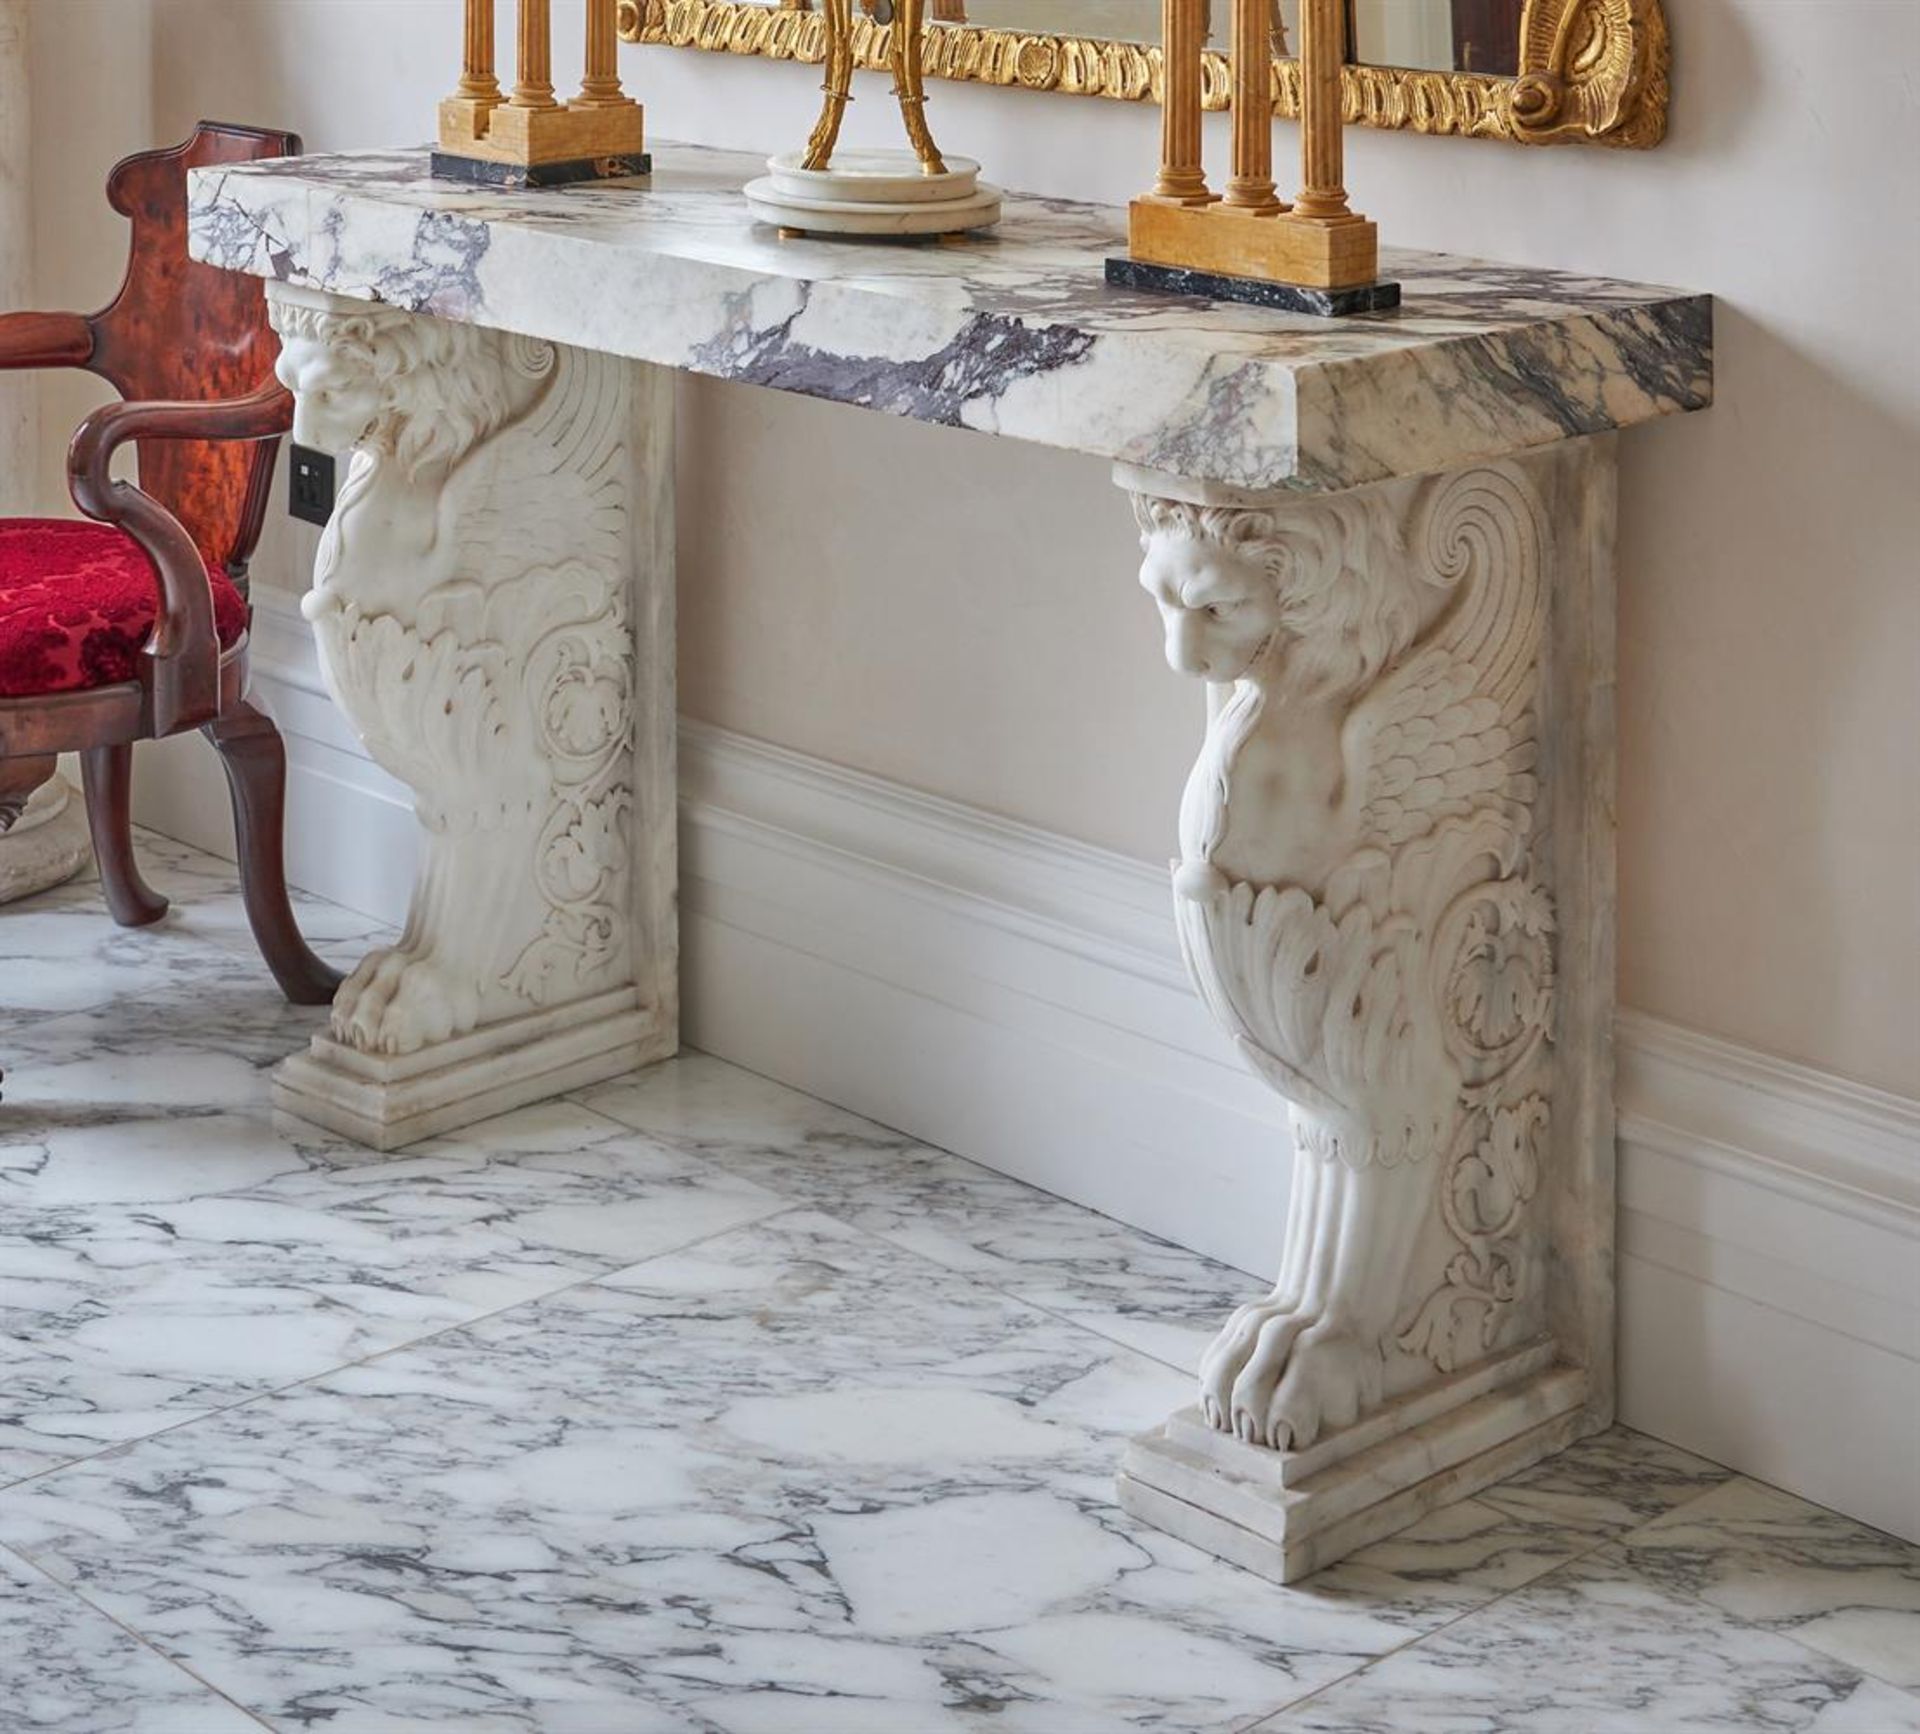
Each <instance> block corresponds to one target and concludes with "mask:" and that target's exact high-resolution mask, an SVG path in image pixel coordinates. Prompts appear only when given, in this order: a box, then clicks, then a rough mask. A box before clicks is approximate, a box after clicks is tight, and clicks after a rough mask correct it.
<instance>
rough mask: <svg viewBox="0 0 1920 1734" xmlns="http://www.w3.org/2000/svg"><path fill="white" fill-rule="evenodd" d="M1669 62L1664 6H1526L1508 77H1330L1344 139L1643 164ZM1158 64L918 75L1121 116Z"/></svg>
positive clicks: (943, 48) (706, 34) (946, 62)
mask: <svg viewBox="0 0 1920 1734" xmlns="http://www.w3.org/2000/svg"><path fill="white" fill-rule="evenodd" d="M620 30H621V34H622V35H623V36H625V37H626V39H627V40H628V41H630V42H652V43H665V44H670V45H672V46H675V47H680V48H701V49H707V50H710V51H713V52H717V53H726V54H755V55H764V56H766V57H768V58H770V59H774V60H796V61H803V62H806V63H809V64H814V65H817V64H819V63H820V62H821V61H823V60H824V59H825V58H826V33H825V28H824V24H823V21H822V19H821V17H820V16H819V14H818V13H817V12H812V11H807V10H804V9H799V8H793V7H786V6H779V7H776V6H770V5H767V4H765V3H764V0H621V5H620ZM1669 55H1670V50H1669V45H1668V37H1667V24H1666V16H1665V13H1664V11H1663V10H1662V0H1528V5H1527V7H1526V10H1525V12H1524V14H1523V16H1522V20H1521V25H1520V58H1519V67H1520V72H1519V76H1518V77H1514V78H1505V77H1499V76H1494V75H1490V74H1487V73H1478V72H1438V71H1428V70H1422V69H1419V68H1413V67H1400V66H1359V65H1355V66H1348V67H1347V68H1345V70H1344V72H1343V73H1342V77H1341V83H1342V93H1343V98H1344V107H1345V114H1346V119H1347V122H1348V124H1349V125H1353V126H1368V127H1383V128H1389V129H1394V130H1403V131H1409V132H1419V133H1429V134H1438V135H1452V136H1456V137H1462V138H1493V139H1507V140H1509V141H1512V142H1514V143H1518V144H1561V143H1568V142H1583V143H1590V144H1603V145H1612V146H1617V147H1620V148H1623V149H1630V150H1633V149H1642V150H1643V149H1646V148H1648V147H1649V146H1652V145H1656V144H1658V143H1659V142H1660V140H1661V139H1662V138H1664V137H1665V136H1666V128H1667V99H1668V61H1669ZM854 59H855V63H856V64H857V65H859V66H862V67H867V68H872V69H875V70H883V69H884V68H885V67H886V65H887V30H886V27H885V26H882V25H879V24H876V23H875V22H874V21H873V20H871V19H869V18H865V17H862V18H860V19H858V20H856V22H855V25H854ZM1160 61H1161V55H1160V49H1159V48H1158V47H1157V46H1155V45H1153V44H1151V43H1146V42H1120V41H1114V40H1111V39H1102V38H1095V37H1080V36H1053V35H1046V34H1040V33H1033V32H1025V31H1015V30H1002V29H991V28H986V27H982V26H974V25H961V24H947V25H942V26H940V27H939V28H937V29H934V30H931V31H929V32H928V37H927V51H926V71H927V73H928V75H929V76H931V77H934V78H950V79H962V80H968V81H972V82H976V83H981V84H996V85H1012V86H1015V87H1017V88H1022V89H1027V90H1055V91H1061V92H1063V93H1067V94H1071V95H1078V96H1105V97H1115V98H1118V99H1119V100H1121V101H1124V102H1157V101H1158V100H1159V99H1160V89H1161V85H1160ZM1231 95H1232V79H1231V76H1230V71H1229V67H1228V62H1227V57H1226V56H1225V55H1224V54H1219V53H1213V52H1209V53H1208V54H1207V56H1206V58H1205V62H1204V67H1203V84H1202V98H1201V100H1202V104H1203V106H1204V107H1206V108H1209V109H1224V108H1226V107H1227V106H1228V104H1229V102H1230V100H1231ZM1274 113H1275V114H1277V115H1279V116H1280V117H1282V118H1283V119H1287V120H1297V119H1298V118H1299V115H1300V72H1299V66H1298V64H1297V63H1296V62H1295V61H1292V60H1278V61H1276V62H1275V63H1274Z"/></svg>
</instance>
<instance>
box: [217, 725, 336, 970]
mask: <svg viewBox="0 0 1920 1734" xmlns="http://www.w3.org/2000/svg"><path fill="white" fill-rule="evenodd" d="M201 732H202V733H203V734H205V735H206V737H207V739H208V740H210V741H212V742H213V744H214V747H215V749H216V750H217V751H218V752H219V754H220V762H221V764H222V765H223V766H224V767H225V768H226V773H227V786H228V788H229V789H231V790H232V792H233V828H234V840H235V842H236V844H237V845H238V848H239V855H240V894H241V897H242V899H243V900H244V901H245V903H246V908H247V920H248V922H249V923H251V924H252V927H253V937H254V939H255V940H256V941H258V943H259V946H260V955H261V956H262V957H264V958H265V959H266V960H267V968H269V969H270V970H272V971H273V978H274V980H275V981H277V982H279V984H280V991H281V992H282V993H284V994H285V995H286V996H287V998H288V999H290V1000H291V1001H293V1003H294V1004H295V1005H326V1004H327V1003H329V1002H330V1001H331V1000H332V998H333V996H334V991H335V990H336V989H337V988H338V987H339V985H340V974H339V972H338V971H337V970H333V969H329V968H328V967H327V966H326V965H325V964H324V963H322V962H321V961H320V959H319V958H318V957H316V956H315V955H314V954H313V952H312V951H311V950H310V949H309V948H308V945H307V942H306V941H305V940H304V939H302V938H301V937H300V929H299V927H298V925H297V924H296V923H295V921H294V918H293V905H292V904H291V903H290V902H289V901H288V899H287V869H286V856H285V852H284V846H283V839H284V830H283V828H284V826H285V822H286V792H287V750H286V747H285V746H284V745H283V744H282V743H281V740H280V731H279V730H278V729H277V728H275V727H274V725H273V719H272V718H271V717H269V716H268V715H266V713H265V712H264V711H260V710H256V709H255V708H254V707H253V706H252V705H251V704H248V703H246V702H245V701H242V702H241V703H240V704H238V705H236V706H235V707H234V708H232V709H231V710H229V711H227V712H226V713H225V714H224V715H222V716H221V717H219V718H218V719H217V720H216V721H214V722H210V723H208V724H207V725H206V727H205V728H204V729H203V730H202V731H201Z"/></svg>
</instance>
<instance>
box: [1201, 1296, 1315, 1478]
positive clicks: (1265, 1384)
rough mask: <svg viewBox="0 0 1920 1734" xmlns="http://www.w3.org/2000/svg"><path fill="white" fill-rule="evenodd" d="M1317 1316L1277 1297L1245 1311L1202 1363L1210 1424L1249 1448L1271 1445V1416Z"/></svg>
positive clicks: (1204, 1410) (1203, 1406)
mask: <svg viewBox="0 0 1920 1734" xmlns="http://www.w3.org/2000/svg"><path fill="white" fill-rule="evenodd" d="M1318 1316H1319V1315H1318V1314H1317V1313H1316V1312H1314V1311H1312V1310H1310V1309H1308V1308H1306V1307H1302V1306H1298V1305H1296V1304H1295V1303H1294V1302H1292V1301H1291V1300H1285V1299H1281V1298H1280V1297H1278V1296H1275V1297H1273V1298H1270V1299H1268V1300H1263V1301H1254V1302H1251V1303H1250V1304H1248V1305H1247V1306H1243V1307H1241V1308H1240V1309H1239V1311H1237V1312H1236V1313H1235V1314H1234V1315H1233V1317H1232V1318H1230V1319H1228V1320H1227V1323H1226V1327H1225V1329H1223V1330H1222V1331H1221V1333H1220V1334H1219V1336H1217V1337H1216V1338H1214V1340H1213V1346H1212V1347H1211V1348H1210V1349H1208V1350H1207V1353H1206V1357H1205V1358H1204V1359H1203V1360H1202V1362H1201V1364H1200V1411H1201V1413H1202V1414H1203V1415H1204V1416H1205V1417H1206V1420H1207V1425H1208V1426H1210V1427H1216V1428H1218V1429H1219V1430H1220V1431H1221V1432H1223V1433H1231V1434H1233V1435H1234V1436H1235V1437H1236V1438H1239V1439H1244V1440H1245V1441H1246V1442H1247V1443H1248V1444H1250V1445H1264V1444H1266V1443H1267V1440H1266V1437H1265V1432H1266V1415H1267V1410H1268V1407H1269V1404H1270V1402H1271V1399H1272V1396H1273V1392H1274V1390H1275V1388H1276V1387H1277V1386H1278V1384H1279V1382H1280V1379H1281V1377H1282V1375H1283V1374H1284V1373H1285V1372H1286V1368H1287V1362H1288V1358H1289V1357H1290V1355H1291V1354H1292V1352H1293V1347H1294V1344H1295V1343H1296V1342H1297V1341H1298V1340H1299V1338H1300V1337H1301V1335H1302V1333H1303V1332H1305V1331H1306V1330H1307V1329H1309V1328H1310V1327H1311V1326H1312V1325H1313V1324H1314V1323H1315V1321H1316V1320H1317V1318H1318Z"/></svg>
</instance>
